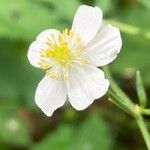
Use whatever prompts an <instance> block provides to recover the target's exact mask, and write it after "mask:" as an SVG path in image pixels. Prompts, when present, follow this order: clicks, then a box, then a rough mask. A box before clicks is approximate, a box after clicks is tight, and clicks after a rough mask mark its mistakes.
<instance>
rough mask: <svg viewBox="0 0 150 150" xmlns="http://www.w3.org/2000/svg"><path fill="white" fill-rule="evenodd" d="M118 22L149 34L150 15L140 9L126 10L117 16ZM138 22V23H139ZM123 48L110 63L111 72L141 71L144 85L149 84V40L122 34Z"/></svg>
mask: <svg viewBox="0 0 150 150" xmlns="http://www.w3.org/2000/svg"><path fill="white" fill-rule="evenodd" d="M119 18H120V21H122V22H124V23H127V24H131V25H133V26H137V27H139V28H140V30H141V32H142V31H143V33H145V32H150V31H149V26H150V19H147V18H150V13H149V11H146V10H142V9H139V8H138V9H132V10H131V9H127V10H126V11H124V12H123V13H120V14H119ZM139 20H140V21H139ZM122 38H123V46H122V50H121V52H120V54H119V55H118V57H117V59H116V60H115V61H114V62H113V63H112V71H113V72H114V73H119V72H123V73H124V71H125V70H126V69H127V68H133V70H137V69H138V70H141V72H142V74H143V81H144V83H145V85H149V84H150V78H149V76H150V70H149V69H148V68H149V66H150V61H149V42H150V39H148V38H145V37H144V36H143V35H142V34H139V35H130V34H126V33H122Z"/></svg>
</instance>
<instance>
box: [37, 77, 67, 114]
mask: <svg viewBox="0 0 150 150" xmlns="http://www.w3.org/2000/svg"><path fill="white" fill-rule="evenodd" d="M66 97H67V93H66V88H65V86H64V82H63V80H54V79H52V78H50V77H49V76H45V77H44V78H43V79H42V80H41V82H40V83H39V85H38V87H37V90H36V93H35V102H36V104H37V105H38V106H39V107H40V108H41V110H42V111H43V112H44V113H45V114H46V115H47V116H51V115H52V114H53V112H54V111H55V110H56V109H57V108H59V107H61V106H63V105H64V103H65V101H66Z"/></svg>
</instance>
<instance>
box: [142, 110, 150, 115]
mask: <svg viewBox="0 0 150 150" xmlns="http://www.w3.org/2000/svg"><path fill="white" fill-rule="evenodd" d="M142 114H144V115H150V109H143V110H142Z"/></svg>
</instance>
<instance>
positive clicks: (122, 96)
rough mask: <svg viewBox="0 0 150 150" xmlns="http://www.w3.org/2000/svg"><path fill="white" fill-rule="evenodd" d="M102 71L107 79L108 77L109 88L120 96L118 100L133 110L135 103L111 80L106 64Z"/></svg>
mask: <svg viewBox="0 0 150 150" xmlns="http://www.w3.org/2000/svg"><path fill="white" fill-rule="evenodd" d="M103 70H104V72H105V73H106V77H107V79H109V81H110V89H111V90H112V92H113V93H115V95H116V96H117V97H118V98H120V102H121V103H122V104H123V105H124V106H125V105H126V107H127V108H128V109H130V110H131V111H133V110H134V106H135V104H134V103H132V101H131V100H130V98H129V97H128V96H127V95H126V94H125V93H124V92H123V91H122V90H121V89H120V87H119V86H118V85H117V84H116V82H115V81H114V80H113V78H112V76H111V74H110V71H109V68H108V66H105V67H103Z"/></svg>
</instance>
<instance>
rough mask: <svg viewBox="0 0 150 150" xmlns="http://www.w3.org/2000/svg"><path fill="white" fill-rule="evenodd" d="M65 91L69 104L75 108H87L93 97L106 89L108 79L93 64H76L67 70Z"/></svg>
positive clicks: (100, 94) (98, 96)
mask: <svg viewBox="0 0 150 150" xmlns="http://www.w3.org/2000/svg"><path fill="white" fill-rule="evenodd" d="M68 75H69V80H68V81H67V83H66V85H67V93H68V97H69V100H70V102H71V105H72V106H73V107H74V108H75V109H77V110H83V109H85V108H87V107H88V106H89V105H90V104H91V103H92V102H93V101H94V99H97V98H100V97H102V96H103V95H104V94H105V93H106V92H107V90H108V87H109V81H108V80H107V79H105V77H104V73H103V71H102V70H100V69H98V68H96V67H93V66H88V65H85V66H78V67H76V68H75V67H74V68H72V69H71V70H69V74H68Z"/></svg>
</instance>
